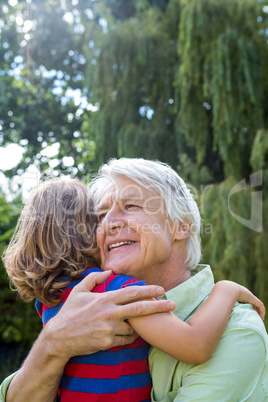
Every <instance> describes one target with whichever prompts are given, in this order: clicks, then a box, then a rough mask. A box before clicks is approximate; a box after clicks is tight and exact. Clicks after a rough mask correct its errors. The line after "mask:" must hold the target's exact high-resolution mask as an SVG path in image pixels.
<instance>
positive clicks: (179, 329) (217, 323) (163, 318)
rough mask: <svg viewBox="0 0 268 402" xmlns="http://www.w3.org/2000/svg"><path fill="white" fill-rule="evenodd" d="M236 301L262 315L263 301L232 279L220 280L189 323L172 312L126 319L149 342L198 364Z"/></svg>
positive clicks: (210, 350)
mask: <svg viewBox="0 0 268 402" xmlns="http://www.w3.org/2000/svg"><path fill="white" fill-rule="evenodd" d="M236 301H240V302H241V303H250V304H252V305H253V307H254V308H255V309H256V310H257V311H258V313H259V314H260V316H261V318H262V319H264V315H265V307H264V305H263V303H262V302H261V301H260V300H259V299H257V297H255V296H254V295H253V294H252V293H251V292H250V291H249V290H248V289H246V288H245V287H243V286H240V285H238V284H237V283H234V282H230V281H220V282H217V284H216V285H215V286H214V288H213V290H212V292H211V294H210V295H209V297H208V299H207V300H206V302H205V303H204V304H203V306H202V307H201V308H200V309H199V310H198V312H197V313H196V314H194V315H193V317H192V318H191V319H190V320H189V321H188V323H186V322H184V321H182V320H180V319H179V318H178V317H176V316H175V315H174V314H173V313H158V314H153V315H149V316H145V317H137V318H132V319H130V320H129V322H130V324H131V326H132V327H133V328H134V330H135V331H136V332H137V333H138V334H139V335H140V336H141V337H142V338H144V339H145V340H146V341H147V342H148V343H150V344H151V345H153V346H155V347H157V348H158V349H160V350H162V351H163V352H165V353H167V354H168V355H170V356H172V357H174V358H175V359H177V360H181V361H184V362H185V363H192V364H198V363H203V362H205V361H207V360H208V359H209V358H210V357H211V355H212V353H213V352H214V350H215V348H216V346H217V345H218V343H219V341H220V339H221V336H222V334H223V331H224V329H225V327H226V324H227V322H228V319H229V315H230V313H231V311H232V308H233V306H234V304H235V302H236Z"/></svg>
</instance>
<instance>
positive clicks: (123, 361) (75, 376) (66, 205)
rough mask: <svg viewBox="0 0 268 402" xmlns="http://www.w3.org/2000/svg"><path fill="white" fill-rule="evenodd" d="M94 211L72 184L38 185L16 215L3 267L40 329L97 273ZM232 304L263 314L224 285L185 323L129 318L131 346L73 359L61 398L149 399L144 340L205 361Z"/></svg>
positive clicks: (119, 281)
mask: <svg viewBox="0 0 268 402" xmlns="http://www.w3.org/2000/svg"><path fill="white" fill-rule="evenodd" d="M92 211H93V208H92V203H91V200H90V197H89V194H88V191H87V187H86V186H85V185H84V184H82V183H81V182H80V181H78V180H76V179H72V180H69V181H63V180H60V179H55V180H52V181H47V182H45V183H43V184H41V185H40V186H39V187H38V188H37V189H36V190H35V191H34V192H33V195H32V196H31V198H30V199H29V201H28V202H27V204H26V205H25V207H24V209H23V211H22V214H21V216H20V219H19V221H18V225H17V228H16V231H15V234H14V236H13V238H12V241H11V242H10V245H9V246H8V248H7V250H6V253H5V257H4V260H5V266H6V269H7V272H8V274H9V277H10V279H11V281H12V282H13V284H14V285H15V286H16V288H17V289H18V291H19V293H20V295H21V297H22V298H23V299H24V300H26V301H27V300H30V299H32V298H36V299H37V301H36V308H37V310H38V313H39V314H40V316H41V317H42V320H43V324H44V325H45V324H46V323H47V321H48V320H49V319H51V318H52V317H53V316H54V315H56V314H57V313H58V311H59V310H60V308H61V307H62V305H63V304H64V302H65V300H66V299H67V297H68V295H69V294H70V292H71V291H72V289H73V288H74V286H76V285H77V284H78V283H79V282H80V281H82V280H86V279H85V278H86V276H87V275H89V274H90V273H91V272H94V271H98V270H99V268H93V267H96V266H100V261H99V253H98V249H97V246H96V243H95V229H96V225H97V222H96V218H95V216H94V214H93V212H92ZM90 267H91V268H90ZM107 275H109V273H107ZM132 285H140V286H143V285H145V283H144V282H143V281H138V280H136V279H134V278H130V277H127V276H124V275H114V274H113V273H111V274H110V275H109V277H108V279H106V281H105V282H104V283H102V284H100V285H97V286H96V287H95V288H94V291H95V292H97V293H101V292H106V291H110V290H115V289H119V288H122V287H125V286H132ZM237 299H238V300H239V301H241V302H250V303H252V304H253V305H254V306H255V308H256V309H257V310H258V312H259V313H260V315H261V316H262V317H263V316H264V307H263V305H262V303H261V302H260V301H259V300H258V299H257V298H255V296H253V295H252V293H251V292H249V291H248V290H247V289H245V288H244V287H242V286H240V285H237V284H235V283H233V282H227V281H222V282H218V284H216V285H215V287H214V289H213V291H212V293H211V295H210V296H209V298H208V300H207V301H206V303H205V304H204V305H203V306H202V308H201V309H200V310H199V311H198V312H197V313H196V314H195V315H194V316H193V317H192V318H191V319H190V321H189V322H188V323H185V322H183V321H181V320H179V319H178V318H177V317H176V316H175V315H173V314H172V313H160V314H154V315H151V316H145V317H137V318H135V319H131V320H129V322H130V324H131V325H132V326H133V328H134V330H135V331H136V332H137V333H138V334H139V335H140V336H141V337H139V338H137V339H136V341H135V342H134V343H132V344H131V345H127V346H123V347H115V348H112V349H109V350H107V351H100V352H98V353H94V354H92V355H86V356H75V357H73V358H71V359H70V360H69V362H68V363H67V364H66V367H65V370H64V373H63V376H62V379H61V383H60V387H59V397H60V400H61V401H76V400H77V401H78V400H83V401H97V400H98V401H109V402H110V401H133V402H134V401H150V389H151V380H150V374H149V368H148V362H147V356H148V347H149V346H148V344H147V343H146V342H149V343H150V344H152V345H153V346H155V347H157V348H159V349H161V350H163V351H164V352H165V353H168V354H169V355H171V356H172V357H174V358H175V359H177V360H182V361H185V362H189V363H194V364H196V363H201V362H204V361H206V360H207V359H209V357H210V356H211V355H212V353H213V351H214V349H215V347H216V346H217V344H218V342H219V340H220V337H221V335H222V333H223V331H224V328H225V326H226V323H227V321H228V317H229V314H230V313H231V310H232V307H233V305H234V303H235V301H236V300H237ZM156 302H157V301H156ZM193 345H194V348H193Z"/></svg>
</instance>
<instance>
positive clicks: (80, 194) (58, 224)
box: [3, 179, 100, 305]
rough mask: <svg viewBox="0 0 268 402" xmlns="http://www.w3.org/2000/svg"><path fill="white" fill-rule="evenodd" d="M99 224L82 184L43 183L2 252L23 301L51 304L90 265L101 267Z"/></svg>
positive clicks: (75, 180) (57, 181)
mask: <svg viewBox="0 0 268 402" xmlns="http://www.w3.org/2000/svg"><path fill="white" fill-rule="evenodd" d="M96 225H97V220H96V216H95V214H94V213H93V205H92V200H91V198H90V196H89V192H88V189H87V187H86V185H85V184H83V183H82V182H81V181H79V180H77V179H70V180H63V179H53V180H47V181H45V182H43V183H41V184H40V185H39V186H38V187H37V188H36V189H35V190H34V191H33V193H32V194H31V197H30V199H29V200H28V202H27V203H26V205H25V207H24V208H23V210H22V213H21V216H20V218H19V220H18V223H17V226H16V229H15V233H14V235H13V237H12V239H11V242H10V244H9V246H8V247H7V249H6V251H5V253H4V257H3V260H4V264H5V267H6V270H7V273H8V275H9V278H10V280H11V282H12V283H13V284H14V285H15V287H16V289H17V290H18V292H19V294H20V296H21V298H22V299H23V300H25V301H30V300H32V299H33V298H37V299H39V300H40V301H41V302H43V303H45V304H50V305H57V304H59V303H60V301H61V296H60V293H61V291H62V289H63V288H64V287H65V286H67V285H68V284H70V283H71V282H72V280H73V279H75V278H77V277H79V276H80V275H81V273H82V272H83V271H84V270H85V269H86V268H87V267H89V266H92V265H93V266H99V263H100V261H99V252H98V248H97V246H96V239H95V230H96Z"/></svg>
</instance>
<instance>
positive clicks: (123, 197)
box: [120, 194, 144, 201]
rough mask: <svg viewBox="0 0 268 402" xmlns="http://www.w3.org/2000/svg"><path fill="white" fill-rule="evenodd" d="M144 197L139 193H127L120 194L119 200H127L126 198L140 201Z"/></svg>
mask: <svg viewBox="0 0 268 402" xmlns="http://www.w3.org/2000/svg"><path fill="white" fill-rule="evenodd" d="M143 199H144V198H143V197H141V195H140V194H138V195H137V194H127V195H124V196H122V197H120V200H121V201H128V200H137V201H138V200H140V201H142V200H143Z"/></svg>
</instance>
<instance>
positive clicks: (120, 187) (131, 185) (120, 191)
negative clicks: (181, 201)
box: [95, 178, 162, 210]
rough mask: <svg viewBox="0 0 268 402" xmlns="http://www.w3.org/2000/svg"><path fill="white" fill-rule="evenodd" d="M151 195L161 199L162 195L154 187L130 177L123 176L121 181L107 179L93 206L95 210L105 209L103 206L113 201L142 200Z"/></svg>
mask: <svg viewBox="0 0 268 402" xmlns="http://www.w3.org/2000/svg"><path fill="white" fill-rule="evenodd" d="M152 197H153V198H155V199H156V198H158V199H159V200H162V197H161V196H160V195H159V194H157V193H156V191H155V190H154V189H152V188H150V187H149V186H147V187H145V186H143V185H141V184H138V183H136V182H134V181H133V180H131V179H127V178H124V179H123V182H122V180H114V181H113V182H111V181H108V180H107V183H106V186H105V189H104V190H103V191H102V194H101V197H99V198H98V199H96V203H95V208H96V210H100V209H105V207H107V206H109V205H111V204H112V203H114V202H123V201H126V200H141V201H142V200H147V199H148V198H152Z"/></svg>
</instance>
